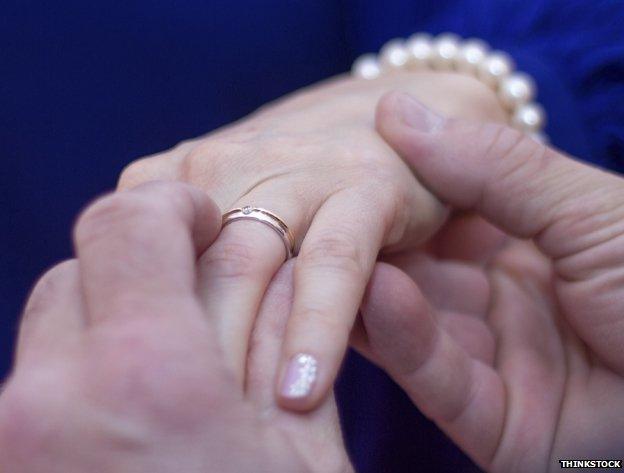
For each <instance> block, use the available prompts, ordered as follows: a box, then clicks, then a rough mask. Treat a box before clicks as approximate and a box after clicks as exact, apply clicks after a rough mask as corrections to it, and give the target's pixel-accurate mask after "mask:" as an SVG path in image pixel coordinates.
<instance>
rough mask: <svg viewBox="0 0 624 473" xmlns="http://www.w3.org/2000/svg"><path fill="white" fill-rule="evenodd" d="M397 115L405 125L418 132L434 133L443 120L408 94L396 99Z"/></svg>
mask: <svg viewBox="0 0 624 473" xmlns="http://www.w3.org/2000/svg"><path fill="white" fill-rule="evenodd" d="M398 102H399V110H398V112H399V115H400V117H401V120H402V121H403V123H404V124H405V125H407V126H408V127H410V128H415V129H417V130H419V131H427V132H431V131H435V130H437V129H438V128H440V127H441V126H442V124H443V123H444V118H443V117H441V116H440V115H438V114H437V113H435V112H433V111H431V110H430V109H428V108H427V107H425V106H424V105H423V104H422V103H420V102H419V101H418V100H416V99H415V98H414V97H412V96H411V95H409V94H400V95H399V97H398Z"/></svg>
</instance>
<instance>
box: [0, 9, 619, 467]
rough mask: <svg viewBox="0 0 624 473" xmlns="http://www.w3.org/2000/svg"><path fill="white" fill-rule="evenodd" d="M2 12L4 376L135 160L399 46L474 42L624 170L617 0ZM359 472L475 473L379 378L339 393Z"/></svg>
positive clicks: (355, 369)
mask: <svg viewBox="0 0 624 473" xmlns="http://www.w3.org/2000/svg"><path fill="white" fill-rule="evenodd" d="M1 11H2V14H1V15H0V152H1V153H2V154H1V156H2V165H1V167H0V169H1V170H2V171H1V172H0V209H1V212H0V215H1V216H0V225H1V227H0V228H1V233H0V248H2V252H1V253H0V302H1V303H2V305H1V309H0V310H1V311H2V312H0V317H1V319H0V320H1V327H0V375H2V374H4V373H6V372H7V370H8V367H9V363H10V357H11V355H10V353H11V351H12V343H13V340H14V335H15V331H16V319H17V315H18V313H19V311H20V307H21V305H22V301H23V300H24V298H25V296H26V294H27V291H28V288H29V287H30V286H31V284H32V282H33V281H34V280H35V278H36V277H37V275H39V274H40V273H41V272H42V271H43V270H44V269H45V268H46V267H48V266H50V265H52V264H53V263H55V262H56V261H58V260H60V259H62V258H66V257H68V256H69V255H70V238H69V229H70V226H71V223H72V220H73V218H74V216H75V214H76V212H77V211H78V210H79V209H80V207H82V206H83V205H84V204H85V203H86V202H87V201H88V200H90V199H91V198H93V197H94V196H95V195H97V194H99V193H101V192H103V191H106V190H108V189H111V188H112V187H113V186H114V184H115V180H116V177H117V175H118V173H119V171H120V169H121V168H122V167H123V165H124V164H126V163H128V162H130V161H131V160H133V159H135V158H137V157H139V156H143V155H146V154H149V153H153V152H156V151H159V150H162V149H164V148H167V147H169V146H172V145H174V144H175V143H176V142H178V141H180V140H182V139H185V138H189V137H193V136H196V135H199V134H202V133H204V132H206V131H208V130H211V129H213V128H215V127H217V126H219V125H221V124H224V123H227V122H230V121H232V120H234V119H237V118H239V117H242V116H243V115H245V114H246V113H248V112H250V111H252V110H253V109H255V108H256V107H258V106H259V105H261V104H263V103H265V102H267V101H268V100H271V99H273V98H276V97H278V96H280V95H283V94H284V93H286V92H289V91H292V90H295V89H297V88H300V87H302V86H305V85H307V84H310V83H313V82H315V81H318V80H320V79H323V78H326V77H329V76H331V75H334V74H338V73H341V72H344V71H346V70H348V68H349V65H350V63H351V61H352V60H353V59H354V58H355V57H356V56H357V55H358V54H360V53H362V52H366V51H376V50H378V48H379V47H380V46H381V45H382V43H383V42H385V41H386V40H387V39H390V38H392V37H397V36H407V35H409V34H410V33H412V32H415V31H419V30H426V31H429V32H432V33H438V32H442V31H454V32H456V33H458V34H460V35H463V36H475V37H479V38H483V39H485V40H487V41H488V42H490V43H491V44H492V45H493V46H494V47H496V48H500V49H503V50H506V51H508V52H510V53H511V54H512V55H513V56H514V57H515V59H516V61H517V63H518V64H519V66H520V68H521V69H523V70H526V71H527V72H529V73H531V74H532V75H533V76H534V77H535V78H536V80H537V82H538V85H539V90H540V100H541V102H542V103H543V104H544V105H545V107H546V109H547V111H548V113H549V116H550V122H549V125H548V130H547V131H548V132H549V134H550V136H551V139H552V142H553V143H554V144H555V145H556V146H558V147H560V148H561V149H563V150H565V151H567V152H569V153H571V154H574V155H576V156H578V157H580V158H583V159H586V160H588V161H592V162H594V163H597V164H599V165H601V166H605V167H609V168H612V169H614V170H622V169H623V168H624V107H622V106H621V104H622V103H624V100H623V99H624V80H623V79H624V35H623V34H622V32H623V31H624V3H623V2H621V1H620V0H611V1H608V0H583V1H581V0H551V1H548V0H522V1H520V0H490V1H486V0H435V1H434V0H421V1H416V0H412V1H409V0H385V1H383V2H380V1H375V0H370V1H365V0H341V1H340V0H335V1H330V0H314V1H307V0H290V1H277V0H247V1H242V0H239V1H216V0H211V1H199V0H188V1H186V2H181V1H175V0H160V1H155V0H152V1H146V0H126V1H124V2H115V1H107V2H97V1H88V2H85V1H77V0H64V1H63V2H37V1H33V0H8V1H7V0H5V2H3V5H2V10H1ZM338 395H339V399H340V402H341V412H342V416H343V421H344V425H345V432H346V434H347V440H348V445H349V448H350V451H351V453H352V455H353V458H354V461H355V464H356V465H357V467H358V470H359V471H371V472H373V471H374V472H381V471H393V472H395V471H412V470H416V469H420V468H421V467H422V468H423V469H425V470H428V471H470V470H471V469H473V468H474V467H473V466H471V463H470V462H469V461H468V460H467V459H466V458H465V457H464V456H463V455H462V454H461V453H460V452H458V451H457V450H456V449H455V448H454V447H453V446H452V445H451V443H450V442H449V441H448V440H447V439H446V438H445V437H444V436H443V435H442V434H440V433H439V432H438V431H437V429H436V428H435V427H434V426H433V425H432V424H430V423H429V422H428V421H426V420H425V419H424V418H423V417H422V416H421V415H420V414H419V413H418V412H417V411H416V410H415V409H414V408H413V407H412V406H411V404H410V403H409V401H408V400H407V399H406V398H405V397H404V395H403V394H402V393H401V392H400V391H399V390H398V389H397V388H396V387H395V386H394V385H393V384H391V383H390V382H389V381H388V379H387V378H386V377H385V375H383V373H381V372H380V371H379V370H377V369H376V368H374V367H372V366H370V365H368V364H366V363H365V362H363V361H362V360H361V359H359V358H358V357H356V356H352V357H351V358H350V359H349V360H348V361H347V362H346V365H345V369H344V373H343V377H342V380H341V383H340V384H339V386H338Z"/></svg>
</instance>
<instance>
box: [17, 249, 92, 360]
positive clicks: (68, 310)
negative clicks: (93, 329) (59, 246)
mask: <svg viewBox="0 0 624 473" xmlns="http://www.w3.org/2000/svg"><path fill="white" fill-rule="evenodd" d="M79 278H80V276H79V270H78V262H77V261H76V260H69V261H65V262H63V263H60V264H58V265H56V266H55V267H53V268H52V269H51V270H49V271H48V272H47V273H46V274H44V275H43V277H41V279H39V281H38V282H37V284H36V285H35V287H34V288H33V290H32V292H31V295H30V297H29V298H28V302H27V303H26V307H25V308H24V315H23V316H22V320H21V323H20V330H19V336H18V340H17V353H16V359H17V364H18V365H19V364H21V363H22V362H23V361H24V359H25V358H26V357H28V356H35V357H40V356H45V358H46V359H49V358H51V357H53V356H54V355H55V354H60V353H66V352H67V351H68V350H69V349H71V347H72V346H73V345H74V344H75V343H76V341H77V340H78V339H79V337H80V334H81V333H82V329H83V327H84V322H85V321H84V319H83V313H84V311H83V307H82V294H81V291H80V279H79Z"/></svg>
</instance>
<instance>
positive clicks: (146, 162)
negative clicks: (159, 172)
mask: <svg viewBox="0 0 624 473" xmlns="http://www.w3.org/2000/svg"><path fill="white" fill-rule="evenodd" d="M152 170H153V166H152V160H151V158H143V159H138V160H136V161H133V162H131V163H130V164H128V165H127V166H126V167H124V168H123V170H122V171H121V174H120V175H119V180H118V182H117V188H118V189H128V188H131V187H135V186H137V185H139V184H141V183H142V182H145V181H147V180H149V179H150V177H151V176H152V174H153V173H152Z"/></svg>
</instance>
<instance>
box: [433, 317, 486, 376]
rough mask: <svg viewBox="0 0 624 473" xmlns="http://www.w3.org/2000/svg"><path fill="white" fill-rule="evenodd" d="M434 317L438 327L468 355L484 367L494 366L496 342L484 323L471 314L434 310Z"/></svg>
mask: <svg viewBox="0 0 624 473" xmlns="http://www.w3.org/2000/svg"><path fill="white" fill-rule="evenodd" d="M435 317H436V319H437V321H438V323H439V324H440V327H441V328H442V329H444V330H445V331H446V333H448V334H449V335H450V336H451V338H453V340H454V341H455V343H457V345H458V346H459V347H460V348H462V349H463V350H464V351H465V352H466V353H467V354H468V355H470V356H471V357H472V358H474V359H476V360H480V361H482V362H483V363H485V364H486V365H490V366H493V365H494V357H495V355H496V342H495V340H494V334H493V333H492V330H491V329H490V327H488V325H487V324H486V322H485V321H484V320H482V319H478V318H476V317H474V316H472V315H471V314H464V313H461V312H453V311H448V310H436V311H435Z"/></svg>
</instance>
